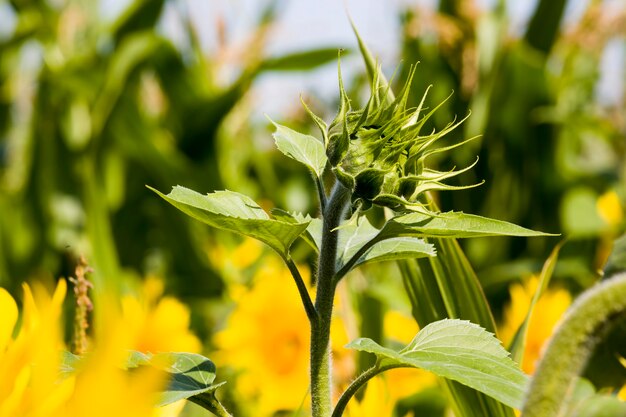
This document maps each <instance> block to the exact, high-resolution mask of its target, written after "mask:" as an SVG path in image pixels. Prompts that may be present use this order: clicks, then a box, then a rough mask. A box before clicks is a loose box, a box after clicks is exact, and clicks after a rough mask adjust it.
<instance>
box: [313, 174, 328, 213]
mask: <svg viewBox="0 0 626 417" xmlns="http://www.w3.org/2000/svg"><path fill="white" fill-rule="evenodd" d="M314 176H315V188H316V189H317V196H318V198H319V200H320V208H321V210H322V213H324V211H325V210H326V204H327V201H326V192H325V191H324V184H323V183H322V179H321V178H320V177H318V176H317V175H315V174H314Z"/></svg>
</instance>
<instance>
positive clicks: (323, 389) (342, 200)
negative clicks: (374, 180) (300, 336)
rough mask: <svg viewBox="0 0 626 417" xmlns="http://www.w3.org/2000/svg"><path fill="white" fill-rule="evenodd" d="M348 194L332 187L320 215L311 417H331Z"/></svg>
mask: <svg viewBox="0 0 626 417" xmlns="http://www.w3.org/2000/svg"><path fill="white" fill-rule="evenodd" d="M349 197H350V191H349V190H348V189H347V188H345V187H344V186H343V185H342V184H341V183H340V182H338V181H337V183H336V184H335V186H334V188H333V191H332V193H331V196H330V198H329V200H328V203H327V205H326V209H325V210H324V212H323V218H324V219H323V229H322V245H321V248H320V257H319V265H318V270H317V282H316V284H317V294H316V297H315V308H316V310H317V313H318V315H319V319H318V320H316V321H314V322H312V325H311V375H310V376H311V403H312V414H313V417H330V415H331V377H330V369H331V366H330V362H331V358H330V323H331V318H332V314H333V298H334V295H335V282H334V280H333V278H334V276H335V273H336V269H337V266H336V260H337V238H338V234H339V232H338V230H336V228H337V227H338V226H339V225H340V223H341V220H342V219H343V217H344V214H345V211H346V207H347V204H348V201H349Z"/></svg>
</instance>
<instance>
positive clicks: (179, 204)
mask: <svg viewBox="0 0 626 417" xmlns="http://www.w3.org/2000/svg"><path fill="white" fill-rule="evenodd" d="M148 188H150V189H151V190H152V191H154V192H155V193H157V194H158V195H160V196H161V197H162V198H163V199H165V200H166V201H167V202H169V203H170V204H172V205H173V206H174V207H176V208H178V209H179V210H181V211H182V212H183V213H185V214H187V215H189V216H191V217H193V218H194V219H196V220H200V221H201V222H203V223H206V224H208V225H209V226H213V227H216V228H218V229H222V230H228V231H230V232H235V233H238V234H241V235H245V236H249V237H252V238H255V239H258V240H260V241H261V242H264V243H266V244H267V245H268V246H270V247H271V248H272V249H274V250H275V251H276V252H278V253H279V254H280V255H281V256H283V257H284V258H288V257H289V247H290V246H291V244H292V243H293V241H294V240H295V239H296V238H297V237H298V236H300V235H301V234H302V232H304V231H305V230H306V228H307V226H308V224H309V222H307V221H305V222H297V223H290V222H285V221H282V220H274V219H270V217H269V215H268V214H267V213H266V212H265V211H264V210H263V209H262V208H261V207H260V206H259V205H258V204H257V203H255V202H254V201H253V200H252V199H251V198H249V197H247V196H245V195H243V194H239V193H236V192H233V191H216V192H214V193H209V194H207V195H202V194H200V193H197V192H195V191H193V190H190V189H188V188H185V187H181V186H176V187H174V188H173V189H172V192H171V193H169V194H168V195H164V194H162V193H161V192H159V191H157V190H155V189H154V188H151V187H148Z"/></svg>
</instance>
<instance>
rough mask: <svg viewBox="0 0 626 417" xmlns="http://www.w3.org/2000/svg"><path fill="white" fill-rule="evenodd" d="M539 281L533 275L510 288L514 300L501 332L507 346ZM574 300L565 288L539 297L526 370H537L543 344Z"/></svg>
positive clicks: (528, 341) (529, 333) (526, 352)
mask: <svg viewBox="0 0 626 417" xmlns="http://www.w3.org/2000/svg"><path fill="white" fill-rule="evenodd" d="M538 284H539V279H538V278H537V277H536V276H532V277H531V278H530V279H528V280H527V281H526V282H524V284H523V285H522V284H518V283H515V284H513V285H511V287H510V288H509V293H510V295H511V302H510V304H509V305H507V306H506V307H505V309H504V323H503V324H502V326H501V328H500V332H499V333H500V337H501V339H502V341H503V342H504V344H505V345H508V344H510V342H511V340H512V339H513V336H515V333H516V332H517V329H519V326H520V325H521V324H522V323H523V322H524V319H525V318H526V314H527V313H528V309H529V308H530V303H531V301H532V298H533V296H534V294H535V291H536V290H537V285H538ZM571 303H572V297H571V295H570V294H569V293H568V292H567V291H566V290H564V289H550V288H549V289H547V290H546V291H545V292H544V293H543V295H542V296H541V297H540V298H539V301H537V304H536V305H535V309H534V311H533V314H532V315H531V317H530V322H529V323H528V331H527V336H526V348H525V350H524V360H523V363H522V369H523V370H524V372H526V373H532V372H533V371H534V370H535V365H536V362H537V361H538V359H539V358H540V356H541V350H542V348H543V346H544V345H545V343H546V342H547V340H548V339H549V338H550V336H551V335H552V332H553V330H554V327H555V325H556V324H557V322H558V321H559V319H560V318H561V316H563V314H564V313H565V311H566V310H567V308H568V307H569V305H570V304H571Z"/></svg>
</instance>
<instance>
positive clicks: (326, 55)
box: [260, 47, 349, 71]
mask: <svg viewBox="0 0 626 417" xmlns="http://www.w3.org/2000/svg"><path fill="white" fill-rule="evenodd" d="M338 50H341V51H342V52H341V53H342V55H343V54H347V53H349V51H347V50H345V49H343V48H339V47H337V48H320V49H313V50H310V51H304V52H295V53H292V54H287V55H283V56H278V57H271V58H267V59H265V60H264V61H263V62H262V63H261V67H260V70H261V71H306V70H310V69H313V68H316V67H318V66H320V65H323V64H326V63H328V62H330V61H334V60H336V59H337V51H338Z"/></svg>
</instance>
